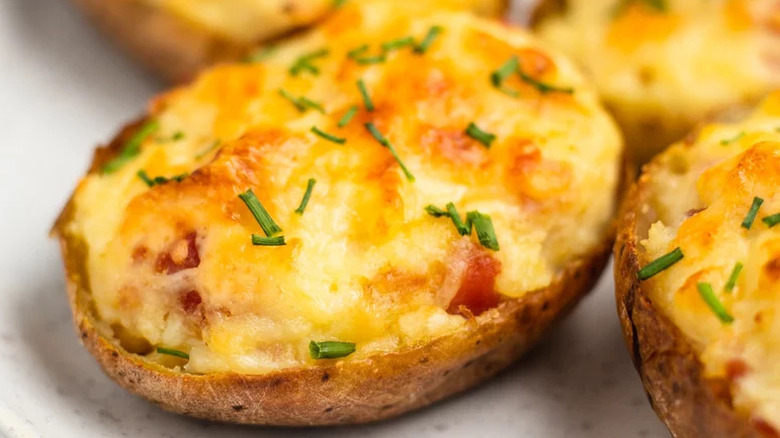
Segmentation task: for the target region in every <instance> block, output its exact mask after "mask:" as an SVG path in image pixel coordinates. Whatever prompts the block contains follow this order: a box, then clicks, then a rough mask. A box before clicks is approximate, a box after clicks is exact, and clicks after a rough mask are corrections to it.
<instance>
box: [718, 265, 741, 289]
mask: <svg viewBox="0 0 780 438" xmlns="http://www.w3.org/2000/svg"><path fill="white" fill-rule="evenodd" d="M740 272H742V263H740V262H737V263H736V264H735V265H734V269H732V270H731V275H729V281H727V282H726V285H725V286H724V287H723V290H725V291H726V292H731V291H732V290H734V286H735V285H736V284H737V278H738V277H739V273H740Z"/></svg>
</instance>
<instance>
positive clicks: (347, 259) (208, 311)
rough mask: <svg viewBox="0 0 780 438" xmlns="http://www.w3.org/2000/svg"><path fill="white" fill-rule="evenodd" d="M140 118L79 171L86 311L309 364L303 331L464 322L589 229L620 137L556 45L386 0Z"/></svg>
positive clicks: (235, 360) (613, 176)
mask: <svg viewBox="0 0 780 438" xmlns="http://www.w3.org/2000/svg"><path fill="white" fill-rule="evenodd" d="M408 37H411V38H412V39H413V40H414V41H415V42H414V44H409V43H403V44H402V43H399V42H398V41H403V40H404V39H407V41H408ZM425 41H427V42H426V43H425V44H424V45H423V42H425ZM390 42H394V44H390V45H389V46H390V47H391V48H389V49H386V50H384V51H383V49H382V44H383V43H390ZM356 53H357V54H356ZM377 56H379V57H381V60H377V59H376V58H372V57H377ZM512 56H515V57H517V58H518V59H519V60H520V63H521V64H522V65H523V66H524V67H523V68H525V69H526V70H525V71H526V74H527V77H526V80H525V81H524V80H521V78H520V76H519V75H511V77H510V76H507V77H506V78H505V79H504V80H503V84H502V86H503V87H505V88H506V89H505V90H504V91H502V90H500V89H499V88H497V87H496V86H495V85H494V83H493V81H491V73H492V72H493V71H495V70H497V69H498V68H500V67H501V65H503V64H504V63H505V62H506V61H507V60H508V59H511V57H512ZM366 59H368V60H366ZM304 64H305V65H304ZM301 65H304V66H303V67H301ZM529 78H530V79H529ZM358 81H360V84H361V86H362V88H363V90H364V91H365V93H363V92H362V91H361V86H358ZM541 83H549V84H554V85H556V86H559V87H561V88H563V87H571V90H569V91H565V92H564V91H552V92H551V91H546V90H545V91H542V90H540V85H539V84H541ZM510 88H511V89H512V90H514V91H515V92H516V95H510V94H511V93H510V94H507V92H506V90H508V89H510ZM149 123H152V125H151V128H150V125H149ZM367 123H371V124H373V125H372V126H373V127H374V128H375V129H376V130H377V131H378V132H379V133H380V134H381V135H382V136H383V137H384V138H385V139H386V142H385V143H384V144H383V143H382V142H380V141H379V140H378V138H377V136H376V135H374V134H372V133H371V132H370V131H369V130H368V129H367V128H366V126H365V124H367ZM471 123H473V124H475V125H476V126H477V127H478V129H479V130H481V131H482V137H480V135H478V134H474V132H473V128H472V131H471V132H472V134H468V133H467V130H469V128H468V127H469V125H470V124H471ZM313 127H315V128H316V129H317V130H318V131H319V134H318V133H316V132H314V130H313V129H312V128H313ZM141 129H146V130H152V131H153V133H152V134H150V135H148V136H145V137H144V139H143V142H142V143H141V144H140V147H139V148H138V150H137V151H136V152H137V153H136V154H131V156H129V157H127V158H126V159H122V160H121V162H120V163H118V164H120V165H119V166H117V168H116V169H111V170H112V171H109V172H106V171H105V170H103V171H101V170H98V171H96V172H93V173H92V174H90V175H88V176H87V177H86V178H85V179H84V180H83V181H82V182H81V184H80V186H79V188H78V190H77V192H76V194H75V197H74V206H75V207H74V211H73V218H72V222H71V223H70V225H69V229H68V230H66V231H67V233H68V234H70V235H73V236H78V237H80V238H81V239H83V241H84V242H85V243H86V245H87V247H88V255H87V260H86V266H87V270H88V273H89V286H90V289H91V290H90V292H91V296H92V298H93V299H94V307H95V310H96V313H97V316H98V318H99V319H100V320H101V321H104V322H105V323H106V324H105V325H106V326H111V330H113V331H114V334H115V335H116V336H118V337H120V338H122V339H123V345H125V346H126V348H129V349H131V350H132V352H136V353H139V354H149V357H151V358H153V359H155V358H156V359H159V360H160V361H161V362H162V363H169V361H170V360H173V361H174V362H173V364H178V365H182V366H183V367H184V370H186V371H188V372H192V373H212V372H222V371H235V372H240V373H247V374H252V373H263V372H266V371H269V370H275V369H279V368H284V367H294V366H302V365H306V364H309V363H313V361H314V359H312V358H311V357H310V355H309V351H308V345H309V341H310V340H315V341H342V342H352V343H355V344H357V351H356V352H355V353H354V354H353V355H352V356H350V357H349V359H352V358H365V357H368V356H371V355H372V354H374V353H376V352H387V351H393V350H396V349H402V348H407V347H412V346H414V345H418V344H420V343H424V342H428V341H430V340H431V339H434V338H436V337H438V336H441V335H443V334H450V333H452V332H453V331H456V330H467V329H468V327H469V324H468V323H467V321H468V318H472V317H477V318H482V317H489V316H490V315H491V314H493V313H494V312H497V310H496V309H495V307H496V306H497V305H499V302H500V301H501V300H505V299H511V298H516V297H521V296H523V295H524V294H527V293H529V292H531V291H534V290H538V289H540V288H544V287H546V286H548V285H549V284H550V283H551V281H553V279H554V278H555V277H556V275H558V274H559V273H560V272H561V270H562V269H563V268H564V267H566V266H567V264H569V263H571V262H572V261H573V260H575V259H577V258H578V257H580V256H584V255H585V254H587V253H589V252H590V251H592V250H593V249H594V248H596V247H597V246H598V245H599V244H601V239H602V238H603V236H604V235H605V232H606V230H607V227H608V224H609V221H610V219H611V216H612V213H613V210H614V202H615V201H614V196H615V191H616V186H617V183H618V174H619V167H620V154H621V140H620V137H619V134H618V133H617V130H616V128H615V126H614V125H613V123H612V121H611V120H610V118H609V117H608V116H607V115H606V113H605V112H604V110H603V109H602V108H601V107H600V106H599V103H598V98H597V96H596V94H595V93H594V92H593V91H592V90H591V89H590V88H589V87H588V86H587V84H586V83H584V82H583V79H582V78H581V76H580V75H579V74H578V72H577V70H576V69H575V67H574V66H573V65H572V64H571V63H569V62H567V61H566V60H565V59H564V58H562V57H561V56H559V55H557V54H554V53H548V52H546V51H544V50H542V49H540V48H539V47H538V46H537V44H536V42H535V41H534V40H533V39H531V38H530V37H529V36H528V35H527V34H526V33H524V32H523V31H519V30H512V29H509V28H506V27H505V26H503V25H501V24H498V23H493V22H488V21H484V20H481V19H477V18H475V17H474V16H472V15H470V14H468V13H454V12H446V11H441V10H431V9H429V8H428V7H426V6H424V5H413V4H411V3H410V4H404V6H403V7H401V5H400V4H397V3H395V2H389V1H388V2H370V3H362V2H353V3H352V4H349V5H346V6H344V7H343V8H342V9H340V10H339V11H338V12H337V13H336V14H334V15H333V16H332V17H331V18H330V19H329V20H327V21H326V22H325V23H324V24H323V25H322V26H321V27H319V28H318V29H316V30H313V31H311V32H309V33H307V34H305V35H302V36H300V37H296V38H294V39H291V40H289V41H287V42H285V43H284V44H281V45H279V46H278V47H277V48H276V50H275V51H273V52H272V53H270V54H269V55H268V57H267V58H266V59H265V60H263V61H262V62H258V63H253V64H236V65H222V66H217V67H215V68H213V69H211V70H210V71H207V72H205V73H203V74H202V75H201V76H200V77H199V78H197V79H196V80H195V81H194V82H193V83H192V84H189V85H186V86H183V87H181V88H178V89H175V90H173V91H171V92H169V93H167V94H164V95H162V96H160V97H159V98H157V99H155V100H154V101H153V102H152V104H151V106H150V115H149V119H148V121H147V124H146V125H144V128H141ZM136 132H138V130H136ZM142 132H143V131H142ZM485 135H492V136H494V138H493V140H492V141H491V142H486V141H485V138H484V136H485ZM477 137H480V138H482V140H478V139H477ZM340 139H344V141H343V142H341V141H340ZM389 146H392V149H391V147H389ZM126 151H127V146H126V148H125V154H127V152H126ZM112 163H114V164H116V163H115V162H114V161H112ZM401 164H403V165H404V166H405V168H406V169H407V171H408V173H409V175H407V174H405V173H404V171H403V168H402V167H401ZM103 169H106V168H105V167H104V168H103ZM141 171H143V172H144V173H143V175H144V176H145V177H148V179H149V180H150V181H146V182H145V181H144V179H143V178H141V177H139V172H141ZM156 177H163V178H162V179H158V181H159V183H158V182H156V181H155V178H156ZM411 177H413V178H411ZM310 179H314V180H316V183H315V184H314V186H313V188H312V191H311V196H310V199H309V201H308V204H307V205H306V207H305V209H304V210H303V212H302V214H299V213H297V212H296V210H297V209H299V207H300V205H301V201H302V198H303V196H304V193H305V191H306V188H307V184H308V181H309V180H310ZM149 182H151V184H152V186H151V187H150V186H149V184H148V183H149ZM249 189H251V190H252V191H253V193H255V194H256V196H257V199H258V201H259V202H260V203H261V205H262V206H263V207H264V209H265V210H266V212H267V213H268V215H269V216H270V217H271V218H272V220H273V221H274V222H275V223H276V224H277V225H278V226H279V227H280V228H281V230H282V231H281V232H280V233H277V236H284V239H285V242H286V245H283V246H258V245H253V243H252V239H251V235H252V234H256V235H258V237H265V234H264V232H263V230H262V228H261V226H260V225H259V224H258V221H257V220H256V219H255V217H254V216H253V214H252V213H251V212H250V210H249V209H248V208H247V205H246V204H245V203H244V202H243V201H242V200H241V199H239V196H238V195H239V194H242V193H245V192H246V191H247V190H249ZM448 203H453V205H454V206H455V207H456V208H457V210H458V212H459V215H460V216H461V217H462V219H463V220H464V221H465V220H466V214H467V212H479V213H481V214H482V215H487V216H489V217H490V218H491V221H492V226H493V229H494V232H495V236H496V238H497V241H498V244H499V246H500V248H494V249H491V248H489V247H487V246H486V245H485V244H484V243H483V242H482V240H481V238H480V237H479V236H478V235H477V232H476V231H474V232H471V234H470V235H468V234H467V235H465V236H462V235H460V234H459V233H458V231H457V229H456V227H455V226H454V225H453V221H452V220H451V219H450V218H449V217H446V216H441V217H435V216H434V215H431V214H429V212H427V211H426V207H427V206H429V205H433V206H435V207H437V208H440V209H444V207H445V206H446V205H447V204H448ZM495 249H498V250H495ZM131 340H132V341H133V342H130V341H131ZM131 344H132V345H133V347H132V348H131V347H129V345H131ZM160 346H162V347H165V348H173V349H177V350H180V351H182V352H185V353H188V355H189V360H188V361H185V360H179V359H178V358H174V359H171V358H170V357H168V358H164V357H162V356H160V355H156V353H154V348H153V347H160Z"/></svg>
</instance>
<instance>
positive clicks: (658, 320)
mask: <svg viewBox="0 0 780 438" xmlns="http://www.w3.org/2000/svg"><path fill="white" fill-rule="evenodd" d="M654 166H656V164H655V163H651V164H648V165H647V166H645V168H644V171H643V175H642V176H641V177H640V178H639V180H638V181H637V182H635V183H634V184H633V186H632V187H631V189H630V190H629V193H628V196H627V197H626V198H624V199H625V201H624V205H623V206H622V208H621V213H620V215H619V218H620V221H619V223H618V234H617V240H616V243H615V249H614V256H615V265H614V269H615V272H614V274H615V297H616V303H617V311H618V317H619V318H620V323H621V326H622V329H623V336H624V338H625V340H626V345H627V347H628V351H629V353H630V354H631V358H632V360H633V362H634V366H635V367H636V369H637V371H638V372H639V375H640V377H641V379H642V383H643V385H644V387H645V390H646V391H647V394H648V398H649V400H650V403H651V404H652V406H653V409H655V411H656V413H657V414H658V416H659V417H660V418H661V420H663V421H664V423H666V425H667V427H668V428H669V430H670V431H671V433H672V435H673V436H674V437H680V438H682V437H715V436H717V437H739V438H747V437H760V436H762V435H761V434H760V433H759V432H758V431H757V430H756V429H755V428H754V427H753V426H752V425H751V424H750V422H749V421H748V419H747V418H744V417H742V416H741V415H739V414H738V413H736V412H735V411H734V410H733V409H732V406H731V395H730V393H729V387H728V384H727V383H726V382H725V381H723V380H719V379H718V380H716V379H708V378H705V377H704V376H703V366H702V364H701V362H700V361H699V359H698V358H697V356H696V354H695V352H694V351H693V348H692V346H691V344H690V343H689V342H688V340H687V339H686V338H685V336H684V335H683V333H682V332H681V331H680V330H679V329H678V328H677V327H676V326H675V325H674V324H673V323H672V322H671V321H670V320H669V319H668V318H666V316H664V315H663V314H662V313H661V312H660V311H659V310H657V309H656V308H654V307H653V303H652V301H651V300H650V298H649V297H650V294H649V291H648V290H647V289H648V288H649V283H643V282H641V281H639V279H638V278H637V276H636V273H637V271H639V269H640V268H641V267H642V266H641V262H640V254H641V252H642V251H643V249H642V247H641V245H640V243H639V242H640V240H641V239H642V238H643V237H642V236H643V235H644V234H646V233H647V229H648V228H649V226H650V224H651V223H652V222H653V221H654V217H653V215H654V214H653V212H652V211H649V209H648V211H643V208H644V207H645V206H647V205H648V190H649V189H648V184H649V178H650V177H651V175H652V173H653V167H654Z"/></svg>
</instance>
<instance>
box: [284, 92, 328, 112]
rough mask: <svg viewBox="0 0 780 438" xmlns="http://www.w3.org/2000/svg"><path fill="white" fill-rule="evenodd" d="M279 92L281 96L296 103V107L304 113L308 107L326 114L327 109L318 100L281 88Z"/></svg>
mask: <svg viewBox="0 0 780 438" xmlns="http://www.w3.org/2000/svg"><path fill="white" fill-rule="evenodd" d="M278 93H279V95H280V96H282V97H283V98H285V99H287V100H288V101H290V103H292V104H293V105H295V108H296V109H298V111H300V112H302V113H303V112H306V110H307V109H309V108H312V109H315V110H317V111H319V112H321V113H322V114H325V109H324V108H323V107H322V105H320V104H318V103H317V102H315V101H313V100H311V99H309V98H307V97H304V96H301V97H295V96H293V95H291V94H290V93H288V92H287V91H285V90H283V89H281V88H280V89H279V91H278Z"/></svg>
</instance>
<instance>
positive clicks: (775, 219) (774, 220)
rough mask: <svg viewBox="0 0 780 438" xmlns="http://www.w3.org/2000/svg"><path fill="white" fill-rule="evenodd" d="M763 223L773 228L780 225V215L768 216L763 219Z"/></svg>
mask: <svg viewBox="0 0 780 438" xmlns="http://www.w3.org/2000/svg"><path fill="white" fill-rule="evenodd" d="M761 222H763V223H765V224H766V226H767V227H769V228H772V227H774V226H775V225H777V224H780V213H775V214H773V215H771V216H767V217H765V218H763V219H761Z"/></svg>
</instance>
